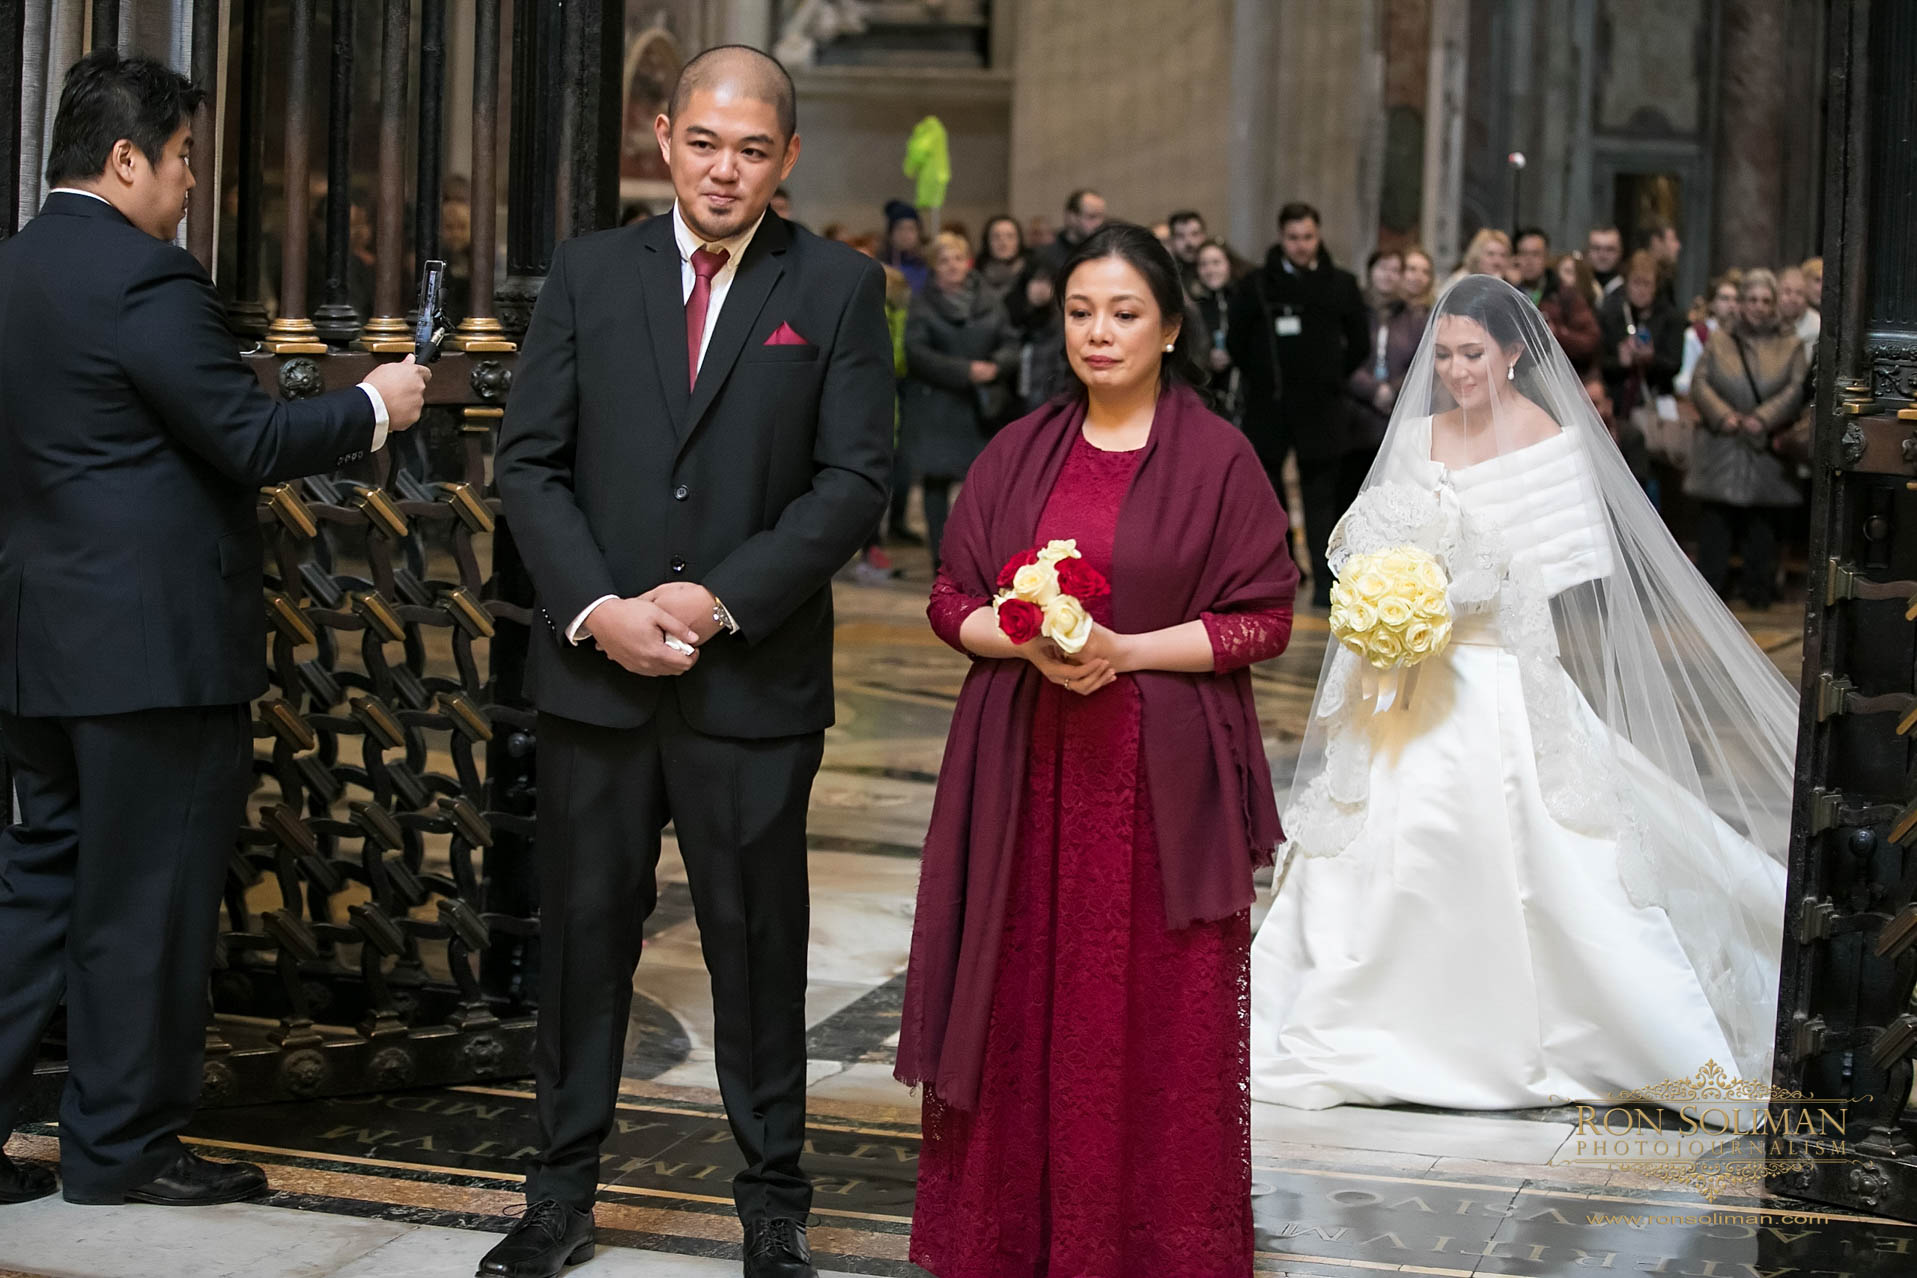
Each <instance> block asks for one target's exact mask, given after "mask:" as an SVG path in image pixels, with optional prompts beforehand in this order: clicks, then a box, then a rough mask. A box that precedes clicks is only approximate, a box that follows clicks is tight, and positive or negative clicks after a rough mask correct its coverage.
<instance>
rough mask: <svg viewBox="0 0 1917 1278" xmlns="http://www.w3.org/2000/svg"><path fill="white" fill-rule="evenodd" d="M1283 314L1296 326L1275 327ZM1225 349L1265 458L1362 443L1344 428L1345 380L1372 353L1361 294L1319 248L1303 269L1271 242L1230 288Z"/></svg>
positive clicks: (1320, 456)
mask: <svg viewBox="0 0 1917 1278" xmlns="http://www.w3.org/2000/svg"><path fill="white" fill-rule="evenodd" d="M1286 317H1290V318H1291V319H1295V320H1296V321H1297V324H1298V331H1297V332H1296V333H1287V334H1283V335H1281V334H1279V333H1278V331H1277V329H1278V324H1279V323H1280V322H1281V321H1282V320H1283V319H1285V318H1286ZM1229 319H1230V324H1229V326H1228V328H1227V330H1226V334H1225V347H1226V349H1227V350H1228V351H1229V352H1230V354H1231V361H1232V363H1233V364H1236V365H1237V366H1238V371H1239V375H1240V380H1241V385H1242V387H1243V390H1244V400H1245V434H1247V435H1248V436H1250V437H1251V441H1252V443H1253V444H1254V445H1256V446H1257V448H1258V452H1259V455H1260V456H1261V457H1263V458H1265V459H1266V460H1267V461H1277V460H1279V459H1281V458H1283V456H1284V454H1285V449H1286V448H1289V447H1296V448H1297V450H1298V457H1299V459H1300V460H1301V461H1309V462H1320V461H1327V460H1329V459H1332V458H1335V457H1338V456H1340V455H1342V454H1344V453H1345V452H1347V451H1350V450H1351V449H1353V448H1355V447H1363V446H1365V445H1366V444H1367V443H1368V440H1366V439H1365V438H1363V437H1362V434H1361V433H1360V434H1359V435H1354V433H1353V432H1352V431H1351V430H1350V429H1349V413H1348V412H1347V409H1348V405H1347V403H1346V400H1345V381H1346V379H1347V378H1349V377H1350V376H1351V375H1352V373H1354V372H1356V371H1357V370H1358V369H1359V368H1360V367H1361V366H1362V365H1363V364H1364V362H1365V359H1366V357H1367V356H1369V355H1370V354H1371V340H1372V334H1371V332H1370V330H1369V328H1368V325H1367V323H1366V311H1365V300H1364V294H1362V293H1360V292H1359V291H1358V281H1357V279H1356V278H1355V277H1354V276H1353V275H1352V274H1351V272H1349V271H1342V270H1339V269H1338V268H1337V267H1336V266H1334V265H1332V261H1331V254H1330V253H1329V252H1326V251H1323V250H1320V252H1319V254H1318V265H1317V266H1316V267H1315V268H1313V269H1312V270H1309V271H1296V270H1292V269H1289V267H1288V265H1287V263H1286V261H1285V257H1284V252H1283V250H1282V248H1281V247H1280V246H1278V245H1273V246H1272V249H1271V251H1270V253H1269V254H1267V255H1266V258H1265V266H1264V269H1263V270H1261V271H1254V272H1252V273H1251V274H1249V275H1247V276H1246V277H1245V278H1244V279H1243V280H1242V281H1240V282H1239V284H1238V285H1237V286H1236V287H1235V288H1234V289H1233V290H1232V295H1231V310H1230V312H1229Z"/></svg>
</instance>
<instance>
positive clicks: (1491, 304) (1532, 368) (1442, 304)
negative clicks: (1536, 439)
mask: <svg viewBox="0 0 1917 1278" xmlns="http://www.w3.org/2000/svg"><path fill="white" fill-rule="evenodd" d="M1447 315H1456V316H1458V317H1460V318H1462V319H1468V320H1470V321H1472V322H1473V323H1475V324H1477V325H1479V326H1480V327H1482V328H1483V329H1484V331H1485V332H1487V333H1489V334H1490V335H1491V340H1492V341H1494V342H1496V343H1497V344H1498V349H1499V350H1502V351H1508V350H1510V349H1511V348H1512V347H1514V346H1515V347H1518V348H1519V349H1520V350H1522V351H1523V352H1524V353H1525V354H1527V355H1529V356H1530V357H1531V358H1529V359H1520V360H1519V362H1518V364H1517V373H1516V376H1514V377H1513V378H1512V379H1511V382H1512V386H1513V387H1514V388H1515V389H1516V390H1517V392H1518V393H1519V394H1520V395H1522V396H1524V397H1525V398H1526V399H1528V400H1530V401H1531V402H1532V403H1533V404H1536V405H1537V406H1538V407H1539V408H1542V409H1544V410H1545V411H1546V412H1547V413H1548V412H1550V407H1549V398H1548V396H1547V395H1546V394H1545V390H1544V376H1543V374H1544V369H1543V367H1542V364H1543V361H1544V359H1545V357H1546V356H1547V355H1548V354H1549V352H1550V351H1551V350H1553V349H1555V348H1556V339H1554V338H1551V336H1550V329H1549V328H1548V327H1546V326H1545V323H1544V319H1543V316H1541V315H1539V313H1538V308H1537V307H1535V306H1533V305H1532V304H1531V299H1530V298H1528V297H1526V296H1525V295H1524V294H1522V293H1520V292H1518V290H1516V289H1515V288H1512V287H1511V286H1510V285H1509V284H1507V283H1505V282H1504V281H1503V280H1501V279H1499V278H1498V277H1497V276H1495V275H1467V276H1465V277H1464V278H1463V279H1461V280H1459V281H1458V282H1457V283H1456V284H1453V285H1452V286H1451V287H1450V288H1448V289H1446V290H1445V291H1444V292H1443V294H1442V295H1440V296H1439V298H1438V304H1437V306H1436V307H1434V308H1433V309H1432V312H1431V325H1432V328H1433V330H1434V331H1435V330H1436V328H1437V324H1438V321H1439V320H1441V319H1443V318H1445V317H1446V316H1447Z"/></svg>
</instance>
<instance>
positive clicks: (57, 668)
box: [0, 50, 428, 1233]
mask: <svg viewBox="0 0 1917 1278" xmlns="http://www.w3.org/2000/svg"><path fill="white" fill-rule="evenodd" d="M200 96H201V95H200V91H199V90H197V89H195V88H193V86H192V85H191V84H189V83H188V82H187V81H186V79H185V78H184V77H182V76H180V75H178V74H176V73H175V72H173V71H171V70H169V69H168V68H166V67H165V66H163V65H161V64H160V63H158V62H154V61H151V60H149V59H146V58H126V59H122V58H120V57H119V56H118V55H116V54H115V53H114V52H112V51H111V50H102V51H99V52H95V53H92V54H89V55H88V56H87V57H85V58H83V59H81V60H80V62H78V63H77V64H75V66H74V67H73V69H72V71H70V72H69V73H68V75H67V79H66V84H65V86H64V88H63V90H62V92H61V95H60V108H59V112H58V113H57V115H56V116H55V118H54V124H53V145H52V148H51V152H50V159H49V161H48V164H47V181H48V182H49V183H50V184H51V185H52V186H53V187H54V188H55V189H54V191H53V192H52V194H51V195H49V196H48V197H47V201H46V204H45V206H44V207H43V208H42V209H41V211H40V216H38V217H36V218H35V219H33V221H31V222H29V223H28V224H27V226H26V228H25V229H24V230H22V231H21V232H20V233H19V234H18V235H16V236H14V237H13V238H11V239H9V240H7V241H5V242H4V243H0V742H3V743H4V745H5V748H6V752H7V758H8V761H9V762H10V763H11V764H12V766H13V770H14V781H15V785H16V788H17V790H18V799H19V805H20V820H19V822H18V823H17V824H15V825H13V826H12V827H11V828H9V829H7V830H6V831H5V832H4V833H0V1141H3V1140H4V1139H5V1137H6V1135H7V1133H8V1131H9V1130H10V1129H11V1127H12V1124H13V1119H14V1113H15V1107H16V1106H17V1105H18V1103H19V1101H20V1099H21V1097H22V1095H23V1093H24V1092H25V1090H26V1084H27V1079H28V1077H29V1075H30V1074H31V1073H32V1071H33V1063H34V1059H35V1057H36V1055H37V1051H38V1047H39V1044H40V1037H41V1035H42V1033H44V1031H45V1030H46V1026H47V1022H48V1019H49V1018H50V1017H51V1016H52V1015H53V1011H54V1008H55V1007H56V1006H57V1005H58V1004H59V1002H60V1000H61V997H62V995H63V994H64V996H65V999H66V1005H67V1054H68V1067H67V1086H66V1092H65V1095H64V1096H63V1097H62V1099H61V1103H60V1170H61V1175H62V1177H63V1178H64V1179H65V1181H66V1197H67V1199H68V1200H69V1201H71V1202H83V1203H118V1202H122V1201H137V1202H145V1203H160V1204H167V1205H193V1204H203V1203H214V1202H226V1201H230V1200H232V1199H235V1198H242V1197H246V1196H247V1195H249V1194H252V1193H255V1192H257V1191H258V1190H260V1189H262V1188H264V1187H265V1183H266V1182H265V1178H264V1177H263V1176H262V1175H261V1174H260V1170H259V1168H257V1167H252V1166H249V1165H247V1164H244V1163H213V1162H208V1161H207V1160H205V1159H202V1158H199V1157H197V1156H196V1155H194V1154H192V1153H189V1152H188V1151H187V1150H186V1148H185V1147H184V1146H183V1145H181V1143H180V1140H179V1136H178V1132H179V1130H180V1128H182V1127H183V1126H185V1125H186V1121H187V1118H188V1117H189V1116H190V1115H191V1113H192V1110H193V1105H194V1102H195V1101H196V1100H197V1099H198V1097H199V1094H200V1072H201V1057H202V1052H203V1048H204V1045H205V1028H206V982H207V974H208V971H209V970H210V968H211V967H212V964H213V946H214V940H215V928H216V926H217V923H218V919H219V906H220V889H221V886H222V884H223V882H224V881H225V877H226V865H227V854H228V852H229V851H230V850H231V849H232V847H233V845H234V837H235V834H236V833H237V831H238V829H239V826H240V824H241V821H242V820H243V818H244V805H245V799H246V793H247V788H248V784H249V781H250V766H251V759H252V727H251V724H250V722H249V719H248V714H247V703H248V702H249V701H250V700H251V699H252V698H254V697H257V696H259V695H260V694H261V693H263V692H265V691H266V686H267V681H266V636H265V630H264V622H263V619H262V612H261V607H262V605H261V596H260V587H261V580H260V565H261V549H262V548H261V542H260V532H259V525H258V521H257V519H256V518H255V514H254V511H255V508H256V506H257V504H258V500H259V489H260V486H261V485H262V484H268V483H273V482H276V481H279V480H283V479H293V478H297V477H299V476H301V475H309V474H313V473H315V472H320V471H330V470H332V469H334V468H335V467H337V466H339V465H340V464H341V463H343V462H348V461H352V460H354V459H356V458H359V457H363V456H365V455H366V453H367V452H368V451H369V450H372V449H377V448H379V447H380V446H381V445H382V444H383V443H384V442H385V439H386V433H387V431H388V429H393V430H403V429H405V428H406V427H408V426H410V425H412V423H413V422H414V420H415V419H417V418H418V416H419V412H420V407H421V404H422V402H423V400H424V396H425V379H426V377H427V375H428V373H427V370H426V369H423V368H415V367H412V366H411V365H410V364H390V365H386V366H384V367H382V368H380V369H379V370H377V371H375V372H374V373H373V374H372V375H370V376H369V377H368V378H367V379H366V382H365V384H363V385H362V386H359V387H349V388H347V389H345V390H341V391H336V392H334V393H333V394H331V395H322V396H320V397H318V398H316V399H308V400H302V401H299V402H297V403H282V402H279V401H276V400H274V399H273V398H272V397H271V396H269V395H267V393H266V392H265V391H264V390H262V389H260V384H259V380H258V379H257V378H256V377H255V376H254V375H253V373H252V372H251V371H250V370H249V369H248V368H247V367H246V365H245V364H244V363H243V362H242V361H241V359H240V357H239V352H238V349H237V348H236V346H235V345H234V342H233V338H232V336H231V335H230V334H229V333H228V332H227V328H226V321H225V315H224V313H223V311H222V310H221V307H220V302H219V298H218V297H217V296H216V295H215V294H214V291H213V281H212V280H210V279H209V278H207V274H206V272H205V271H204V270H202V269H201V268H200V264H199V263H198V262H196V261H195V260H194V259H193V257H192V255H191V254H189V253H187V252H186V251H185V250H184V249H180V248H176V247H174V245H173V243H172V240H173V236H174V233H175V232H176V231H177V229H178V228H179V224H180V217H181V214H182V213H183V212H184V211H185V205H186V195H187V192H188V191H190V190H191V189H192V188H193V173H192V169H191V168H190V166H189V164H188V160H187V154H188V151H189V149H190V148H191V146H192V142H193V137H192V130H191V127H190V123H189V121H190V119H191V116H192V113H193V109H194V108H195V107H196V106H197V105H198V104H199V101H200ZM12 797H13V796H8V795H0V815H10V813H11V809H10V802H9V801H10V800H11V798H12ZM53 1188H54V1179H53V1176H52V1174H51V1173H50V1172H48V1171H46V1170H44V1169H42V1168H38V1167H30V1166H20V1165H16V1164H14V1163H11V1162H9V1161H8V1160H7V1159H6V1158H5V1156H4V1155H0V1203H6V1202H20V1201H24V1200H26V1199H28V1198H33V1197H38V1196H39V1195H41V1194H46V1193H51V1192H52V1190H53ZM5 1229H6V1225H5V1223H4V1222H3V1221H0V1233H4V1231H5Z"/></svg>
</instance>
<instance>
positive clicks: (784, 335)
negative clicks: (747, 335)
mask: <svg viewBox="0 0 1917 1278" xmlns="http://www.w3.org/2000/svg"><path fill="white" fill-rule="evenodd" d="M765 344H766V345H767V346H810V345H812V343H811V342H808V341H806V340H805V339H804V338H803V337H800V336H799V332H798V330H797V329H795V328H793V327H792V325H790V324H781V325H779V327H777V328H775V329H773V330H772V336H770V337H768V338H766V339H765Z"/></svg>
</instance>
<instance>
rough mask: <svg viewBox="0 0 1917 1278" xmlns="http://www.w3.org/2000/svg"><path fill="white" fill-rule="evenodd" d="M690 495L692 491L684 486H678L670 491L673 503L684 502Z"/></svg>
mask: <svg viewBox="0 0 1917 1278" xmlns="http://www.w3.org/2000/svg"><path fill="white" fill-rule="evenodd" d="M691 494H692V490H691V489H690V488H687V487H686V486H685V485H684V484H680V485H679V486H678V487H677V488H675V489H673V490H672V499H673V500H674V501H684V500H685V499H686V498H687V497H688V496H690V495H691Z"/></svg>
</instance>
